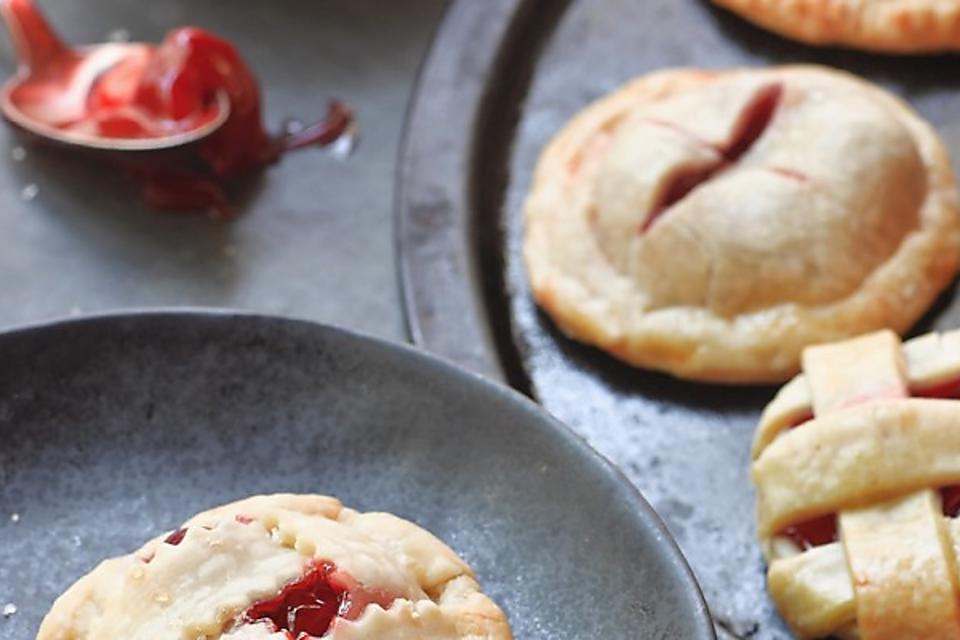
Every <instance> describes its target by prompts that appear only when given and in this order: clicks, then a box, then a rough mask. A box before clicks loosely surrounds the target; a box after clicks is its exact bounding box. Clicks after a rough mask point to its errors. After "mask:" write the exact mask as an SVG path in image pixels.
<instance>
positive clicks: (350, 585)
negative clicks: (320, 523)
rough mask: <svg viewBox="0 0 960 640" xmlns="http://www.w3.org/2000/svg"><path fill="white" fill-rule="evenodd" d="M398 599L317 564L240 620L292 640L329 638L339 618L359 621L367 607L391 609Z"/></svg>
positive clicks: (248, 610) (330, 567) (333, 568)
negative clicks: (266, 628) (327, 635)
mask: <svg viewBox="0 0 960 640" xmlns="http://www.w3.org/2000/svg"><path fill="white" fill-rule="evenodd" d="M395 600H396V597H394V596H391V595H389V594H387V593H385V592H383V591H381V590H378V589H370V588H367V587H364V586H363V585H361V584H360V583H358V582H357V581H356V580H354V579H353V578H352V577H351V576H349V575H348V574H346V573H344V572H343V571H340V570H339V569H337V567H336V565H334V564H333V563H332V562H315V563H314V564H312V565H310V567H309V568H308V570H307V572H306V573H305V574H304V575H303V577H301V578H300V579H298V580H297V581H296V582H293V583H291V584H288V585H287V586H286V587H284V588H283V590H281V591H280V593H279V594H277V596H276V597H274V598H271V599H269V600H264V601H262V602H258V603H256V604H254V605H253V606H251V607H250V608H249V609H247V611H246V612H244V613H243V615H242V616H241V617H240V624H266V625H267V626H268V627H269V629H270V631H272V632H278V631H281V632H284V633H285V634H286V636H287V638H289V639H290V640H313V639H315V638H321V637H323V636H324V635H326V634H327V633H328V632H329V631H330V629H331V628H332V627H333V626H334V624H336V621H337V620H338V619H343V620H356V619H357V618H359V617H360V615H361V614H363V612H364V611H365V610H366V608H367V606H369V605H371V604H377V605H379V606H381V607H382V608H384V609H389V608H390V606H391V605H392V604H393V602H394V601H395Z"/></svg>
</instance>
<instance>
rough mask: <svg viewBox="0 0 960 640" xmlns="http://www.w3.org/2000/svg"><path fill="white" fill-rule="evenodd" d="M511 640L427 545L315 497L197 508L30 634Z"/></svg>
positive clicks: (225, 639) (98, 639)
mask: <svg viewBox="0 0 960 640" xmlns="http://www.w3.org/2000/svg"><path fill="white" fill-rule="evenodd" d="M321 637H322V638H324V639H330V640H361V639H371V640H372V639H376V640H461V639H463V640H466V639H469V640H509V638H510V637H511V635H510V629H509V627H508V625H507V622H506V619H505V618H504V615H503V613H502V612H501V611H500V609H498V608H497V606H496V605H495V604H494V603H493V602H492V601H491V600H490V599H489V598H487V596H485V595H484V594H483V593H481V592H480V590H479V588H478V586H477V582H476V580H475V579H474V577H473V573H472V572H471V570H470V568H469V567H468V566H467V565H466V564H465V563H464V562H463V561H462V560H461V559H460V558H458V557H457V556H456V555H455V554H454V553H453V551H451V550H450V549H449V548H448V547H447V546H446V545H444V544H443V543H442V542H440V541H439V540H437V539H436V538H435V537H433V536H432V535H430V534H429V533H427V532H426V531H424V530H423V529H421V528H419V527H417V526H416V525H414V524H411V523H410V522H407V521H405V520H401V519H400V518H397V517H395V516H392V515H389V514H385V513H364V514H361V513H357V512H355V511H351V510H350V509H345V508H343V507H342V505H341V504H340V503H339V502H338V501H337V500H335V499H332V498H326V497H321V496H295V495H275V496H261V497H255V498H250V499H248V500H243V501H241V502H236V503H233V504H229V505H226V506H224V507H220V508H218V509H214V510H212V511H208V512H206V513H202V514H200V515H198V516H196V517H195V518H193V519H192V520H190V521H189V522H187V523H186V524H185V525H184V526H183V528H182V529H180V530H178V531H176V532H174V533H172V534H169V535H167V536H164V537H161V538H157V539H155V540H153V541H151V542H149V543H147V544H146V545H145V546H144V547H143V548H142V549H140V550H139V551H137V552H136V553H133V554H131V555H129V556H124V557H120V558H116V559H113V560H107V561H106V562H104V563H103V564H101V565H100V566H99V567H97V569H95V570H94V571H93V572H92V573H90V574H88V575H87V576H85V577H84V578H82V579H81V580H80V581H78V582H77V583H76V584H74V585H73V586H72V587H71V588H70V589H69V590H68V591H67V592H66V593H65V594H64V595H63V596H61V597H60V599H58V600H57V602H56V603H55V604H54V606H53V609H52V610H51V611H50V613H49V614H48V615H47V617H46V619H45V620H44V622H43V625H42V626H41V629H40V632H39V634H38V635H37V640H311V639H314V638H321Z"/></svg>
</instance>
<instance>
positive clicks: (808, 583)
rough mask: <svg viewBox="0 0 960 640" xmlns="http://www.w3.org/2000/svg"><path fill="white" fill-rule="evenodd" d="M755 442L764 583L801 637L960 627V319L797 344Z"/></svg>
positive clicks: (900, 635) (895, 636)
mask: <svg viewBox="0 0 960 640" xmlns="http://www.w3.org/2000/svg"><path fill="white" fill-rule="evenodd" d="M803 370H804V374H803V375H801V376H799V377H797V378H795V379H794V380H793V381H792V382H790V383H789V384H787V385H786V386H785V387H784V388H783V389H782V390H781V391H780V393H779V394H778V395H777V397H776V398H775V399H774V401H773V402H772V403H771V404H770V405H769V406H768V407H767V409H766V410H765V411H764V414H763V417H762V418H761V421H760V426H759V429H758V431H757V435H756V439H755V441H754V447H753V458H754V460H753V469H752V472H753V481H754V483H755V484H756V487H757V535H758V536H759V538H760V542H761V545H762V547H763V552H764V555H765V556H766V558H767V561H768V563H769V571H768V576H767V579H768V588H769V590H770V594H771V596H772V597H773V599H774V601H775V602H776V604H777V607H778V608H779V610H780V613H781V614H782V615H783V617H784V618H785V619H786V621H787V622H788V623H789V625H790V626H791V627H792V628H793V630H794V632H795V633H796V635H797V636H798V637H799V638H825V637H834V636H836V637H840V638H858V639H859V640H939V639H947V638H954V639H955V638H960V599H958V597H957V593H958V589H957V587H958V574H960V567H958V564H957V560H958V558H957V555H956V549H957V548H960V521H958V520H957V515H958V512H960V331H954V332H951V333H946V334H930V335H926V336H923V337H922V338H917V339H916V340H911V341H909V342H907V343H906V344H904V345H901V344H900V340H899V338H897V336H896V335H894V334H893V333H891V332H889V331H883V332H880V333H874V334H871V335H868V336H864V337H861V338H856V339H854V340H850V341H847V342H841V343H837V344H831V345H825V346H817V347H811V348H809V349H807V350H806V351H805V352H804V354H803Z"/></svg>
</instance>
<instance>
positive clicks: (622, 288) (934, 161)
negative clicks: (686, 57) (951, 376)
mask: <svg viewBox="0 0 960 640" xmlns="http://www.w3.org/2000/svg"><path fill="white" fill-rule="evenodd" d="M525 222H526V230H525V231H526V235H525V238H524V255H525V258H526V264H527V272H528V275H529V277H530V281H531V284H532V289H533V293H534V296H535V298H536V300H537V302H538V303H539V304H540V305H541V306H542V307H543V309H544V310H545V311H546V312H547V313H548V314H550V315H551V316H552V317H553V319H554V320H555V321H556V323H557V324H558V325H559V327H560V328H561V329H562V330H563V331H564V332H565V333H566V334H568V335H570V336H572V337H574V338H577V339H579V340H581V341H583V342H586V343H589V344H592V345H595V346H597V347H599V348H601V349H603V350H605V351H607V352H609V353H611V354H613V355H614V356H616V357H618V358H621V359H622V360H625V361H626V362H628V363H631V364H633V365H636V366H641V367H647V368H651V369H659V370H662V371H667V372H670V373H672V374H674V375H676V376H679V377H682V378H690V379H695V380H705V381H718V382H773V381H783V380H786V379H787V378H788V377H789V376H791V375H793V374H794V373H796V372H797V370H798V366H799V360H800V353H801V351H802V350H803V348H804V347H805V346H807V345H810V344H816V343H821V342H830V341H834V340H838V339H843V338H848V337H851V336H854V335H858V334H861V333H864V332H867V331H874V330H878V329H882V328H892V329H894V330H896V331H897V332H903V331H905V330H906V329H908V328H909V327H910V326H911V325H912V324H913V323H914V322H915V321H916V320H917V319H918V318H919V317H920V316H921V315H922V314H923V312H924V311H925V310H926V309H927V308H928V306H929V305H930V304H931V303H932V301H933V300H934V299H935V298H936V296H937V294H938V292H939V291H941V290H942V289H943V288H944V287H945V286H946V285H947V284H948V283H949V282H950V280H951V279H952V278H953V276H954V275H955V273H956V271H957V267H958V262H960V205H958V196H957V190H956V186H955V184H954V179H953V174H952V169H951V166H950V161H949V158H948V156H947V152H946V150H945V148H944V145H943V144H942V143H941V142H940V140H939V139H938V137H937V135H936V134H935V133H934V131H933V130H932V129H931V128H930V126H929V125H928V124H926V123H925V122H924V121H923V120H921V119H920V118H919V117H918V116H917V115H916V114H915V113H914V112H913V111H911V110H910V109H909V108H908V107H907V106H906V105H905V104H904V103H903V102H901V101H900V100H898V99H896V98H894V97H893V96H891V95H890V94H889V93H887V92H886V91H884V90H882V89H880V88H878V87H876V86H874V85H871V84H869V83H867V82H865V81H863V80H860V79H858V78H856V77H854V76H851V75H848V74H846V73H842V72H838V71H832V70H829V69H825V68H821V67H809V66H795V67H780V68H772V69H764V70H738V71H726V72H711V71H697V70H689V69H687V70H673V71H664V72H660V73H656V74H653V75H649V76H644V77H641V78H639V79H637V80H635V81H633V82H631V83H630V84H628V85H627V86H625V87H623V88H621V89H619V90H618V91H616V92H614V93H612V94H611V95H609V96H607V97H605V98H602V99H600V100H599V101H597V102H595V103H594V104H592V105H591V106H589V107H587V108H586V109H585V110H584V111H583V112H581V113H580V114H579V115H577V116H576V117H575V118H574V119H573V120H572V121H570V123H569V124H567V125H566V127H564V129H563V130H562V131H561V132H560V133H558V134H557V135H556V137H554V139H553V140H552V141H551V142H550V144H549V145H548V146H547V148H546V149H545V150H544V152H543V155H542V156H541V158H540V162H539V165H538V166H537V170H536V174H535V176H534V179H533V184H532V187H531V190H530V193H529V196H528V198H527V202H526V207H525Z"/></svg>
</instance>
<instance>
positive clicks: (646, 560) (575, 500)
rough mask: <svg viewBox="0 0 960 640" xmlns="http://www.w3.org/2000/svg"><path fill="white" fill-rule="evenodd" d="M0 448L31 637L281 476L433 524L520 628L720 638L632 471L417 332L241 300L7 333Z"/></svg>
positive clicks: (1, 538)
mask: <svg viewBox="0 0 960 640" xmlns="http://www.w3.org/2000/svg"><path fill="white" fill-rule="evenodd" d="M0 443H2V444H0V606H2V605H3V604H4V603H7V602H13V603H15V604H16V605H17V607H18V608H19V611H18V612H17V613H16V614H15V615H13V616H11V617H9V618H3V617H0V637H3V638H4V639H5V640H30V639H31V638H34V637H35V633H36V629H37V626H38V624H39V621H40V618H41V616H42V615H43V614H44V613H45V612H46V611H47V609H48V608H49V606H50V604H51V603H52V602H53V599H54V598H55V597H56V596H57V595H58V594H59V593H60V592H61V591H62V590H64V589H65V588H66V587H67V586H69V585H70V584H71V583H72V582H73V581H74V580H76V579H77V578H79V577H80V576H81V575H83V574H84V573H86V572H87V571H89V570H90V569H92V568H93V567H94V566H95V565H96V564H97V563H98V562H99V561H100V560H102V559H104V558H106V557H108V556H112V555H117V554H119V553H125V552H129V551H132V550H133V549H136V548H138V547H139V546H140V544H142V543H143V542H144V541H146V540H147V539H149V538H151V537H153V536H154V535H156V534H157V533H158V532H161V531H164V530H170V529H173V528H176V527H177V526H178V524H179V523H180V522H182V521H183V520H184V519H185V518H186V517H187V516H189V515H190V514H192V513H194V512H197V511H199V510H202V509H204V508H207V507H210V506H212V505H216V504H220V503H222V502H225V501H229V500H233V499H237V498H240V497H243V496H247V495H251V494H255V493H270V492H278V491H294V492H318V493H326V494H331V495H336V496H339V497H341V498H342V499H343V500H344V502H345V503H347V504H349V505H351V506H354V507H356V508H358V509H361V510H388V511H392V512H394V513H397V514H398V515H401V516H404V517H407V518H410V519H412V520H414V521H416V522H418V523H420V524H422V525H423V526H425V527H427V528H428V529H430V530H432V531H433V532H435V533H436V534H437V535H439V536H440V537H441V538H443V539H444V540H446V541H447V542H449V543H450V545H451V546H452V547H454V548H455V549H456V550H457V551H458V552H460V553H461V554H462V555H463V556H464V557H465V558H466V559H467V561H468V562H470V563H471V564H472V565H473V566H474V567H475V568H476V570H477V571H478V574H479V576H480V580H481V582H482V583H483V584H484V586H485V588H486V590H487V591H488V593H490V595H491V596H492V597H493V598H494V599H495V600H497V601H498V602H499V603H501V604H502V605H503V606H504V608H505V609H506V611H507V613H508V615H509V617H510V619H511V621H512V624H513V625H514V629H515V631H516V636H517V638H520V639H527V638H530V639H535V638H540V639H542V640H557V639H560V638H566V639H569V640H577V639H580V638H583V631H584V628H585V627H589V629H590V632H591V634H594V633H595V634H596V637H602V638H632V637H638V636H637V634H638V633H639V634H641V635H642V637H643V638H650V639H651V640H677V639H678V638H691V639H694V638H695V639H697V640H710V639H711V638H713V633H712V629H711V626H710V620H709V617H708V616H707V613H706V606H705V605H704V604H703V600H702V598H701V596H700V593H699V591H698V589H697V587H696V584H695V582H694V580H693V578H692V575H691V574H690V571H689V569H688V568H687V566H686V564H685V563H684V561H683V559H682V557H681V556H680V553H679V551H678V550H677V548H676V545H675V544H674V543H673V541H672V540H671V539H670V537H669V535H668V534H667V532H666V529H665V528H664V527H663V525H662V523H661V522H660V520H659V519H658V518H657V516H656V515H655V514H654V513H653V511H652V510H651V509H650V507H649V506H648V505H647V504H646V503H645V502H644V501H643V499H642V498H641V497H640V495H639V494H638V493H637V492H636V490H635V489H634V488H633V487H632V486H631V485H630V483H629V482H628V481H627V480H626V479H625V478H624V477H623V476H622V475H621V474H620V473H619V472H618V471H617V470H616V469H614V468H613V467H612V466H611V465H610V464H609V463H608V462H606V461H605V460H603V459H602V458H601V457H600V456H598V455H597V454H596V453H594V452H593V451H591V450H590V449H589V447H587V446H586V445H585V444H584V442H583V440H582V439H580V438H578V437H577V436H576V435H574V434H573V433H572V432H570V431H569V430H568V429H567V428H565V427H563V426H562V425H560V424H559V423H557V422H555V421H553V420H552V419H550V418H549V417H547V416H546V415H545V414H544V413H543V412H542V411H540V410H539V408H538V407H537V406H536V405H535V404H533V403H532V402H529V401H527V400H526V399H525V398H523V397H522V396H520V395H519V394H516V393H514V392H512V391H510V390H509V389H506V388H505V387H502V386H499V385H494V384H491V383H489V382H486V381H485V380H483V379H482V378H480V377H478V376H475V375H472V374H470V373H467V372H464V371H461V370H459V369H456V368H454V367H452V366H450V365H448V364H445V363H443V362H440V361H439V360H437V359H434V358H432V357H430V356H427V355H425V354H423V353H422V352H418V351H415V350H413V349H411V348H409V347H403V346H396V345H390V344H388V343H384V342H379V341H375V340H373V339H369V338H362V337H360V336H357V335H355V334H350V333H346V332H344V331H340V330H336V329H331V328H326V327H323V326H320V325H315V324H309V323H304V322H297V321H291V320H279V319H271V318H265V317H257V316H238V315H229V314H226V313H224V314H216V313H210V314H169V313H168V314H147V315H131V316H114V317H103V318H93V319H88V320H78V321H73V322H68V323H63V324H53V325H49V326H45V327H39V328H34V329H26V330H20V331H14V332H12V333H6V334H0ZM14 513H16V514H18V516H19V521H18V522H13V521H12V520H11V515H12V514H14ZM116 640H120V639H116ZM158 640H160V639H158Z"/></svg>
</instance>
